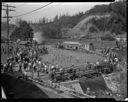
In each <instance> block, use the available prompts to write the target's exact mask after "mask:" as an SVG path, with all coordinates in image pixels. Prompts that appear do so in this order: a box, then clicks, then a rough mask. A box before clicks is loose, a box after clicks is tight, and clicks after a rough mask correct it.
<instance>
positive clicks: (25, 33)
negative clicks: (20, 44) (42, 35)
mask: <svg viewBox="0 0 128 102" xmlns="http://www.w3.org/2000/svg"><path fill="white" fill-rule="evenodd" d="M10 38H11V39H14V40H16V39H21V40H28V39H29V40H31V39H32V38H33V29H32V28H31V27H30V25H29V24H28V23H27V22H26V21H22V20H21V21H19V27H16V28H15V30H14V31H13V32H12V34H11V36H10Z"/></svg>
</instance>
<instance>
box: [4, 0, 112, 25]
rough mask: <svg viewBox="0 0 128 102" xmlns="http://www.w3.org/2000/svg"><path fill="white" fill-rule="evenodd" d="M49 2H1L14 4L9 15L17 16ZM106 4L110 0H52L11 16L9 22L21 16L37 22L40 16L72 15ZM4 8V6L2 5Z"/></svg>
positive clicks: (13, 21)
mask: <svg viewBox="0 0 128 102" xmlns="http://www.w3.org/2000/svg"><path fill="white" fill-rule="evenodd" d="M49 3H50V2H37V3H36V2H34V3H32V2H20V3H19V2H17V3H16V2H14V3H13V2H11V3H9V2H3V4H8V5H10V6H15V7H16V8H11V9H13V10H16V11H15V12H14V11H10V12H9V15H10V16H17V15H21V14H24V13H27V12H29V11H32V10H35V9H37V8H39V7H42V6H44V5H47V4H49ZM102 4H105V5H108V4H110V2H53V3H52V4H50V5H48V6H47V7H45V8H42V9H39V10H37V11H35V12H33V13H30V14H28V15H24V16H20V17H13V18H11V21H10V23H15V21H16V19H18V18H21V19H24V20H26V21H32V22H38V20H39V19H40V18H43V17H46V18H48V19H53V18H54V17H55V16H56V15H63V14H66V13H67V14H69V15H74V14H77V13H79V12H86V11H87V10H89V9H91V8H93V7H94V6H95V5H102ZM2 8H5V7H2ZM3 16H6V13H5V11H2V17H3ZM2 21H6V19H3V18H2Z"/></svg>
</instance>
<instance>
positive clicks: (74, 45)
mask: <svg viewBox="0 0 128 102" xmlns="http://www.w3.org/2000/svg"><path fill="white" fill-rule="evenodd" d="M62 45H63V47H64V48H65V49H71V50H78V49H79V48H80V47H81V45H82V44H81V43H79V42H72V41H65V42H63V44H62Z"/></svg>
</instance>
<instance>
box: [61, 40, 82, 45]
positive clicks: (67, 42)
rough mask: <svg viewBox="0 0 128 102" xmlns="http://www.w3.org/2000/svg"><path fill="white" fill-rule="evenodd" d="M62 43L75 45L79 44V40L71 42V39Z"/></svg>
mask: <svg viewBox="0 0 128 102" xmlns="http://www.w3.org/2000/svg"><path fill="white" fill-rule="evenodd" d="M63 43H64V44H77V45H81V43H79V42H73V41H65V42H63Z"/></svg>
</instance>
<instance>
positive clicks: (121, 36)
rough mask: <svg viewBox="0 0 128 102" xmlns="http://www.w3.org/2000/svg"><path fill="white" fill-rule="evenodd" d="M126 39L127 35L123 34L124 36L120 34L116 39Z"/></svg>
mask: <svg viewBox="0 0 128 102" xmlns="http://www.w3.org/2000/svg"><path fill="white" fill-rule="evenodd" d="M126 37H127V36H126V34H122V35H121V34H120V35H117V36H116V38H126Z"/></svg>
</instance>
